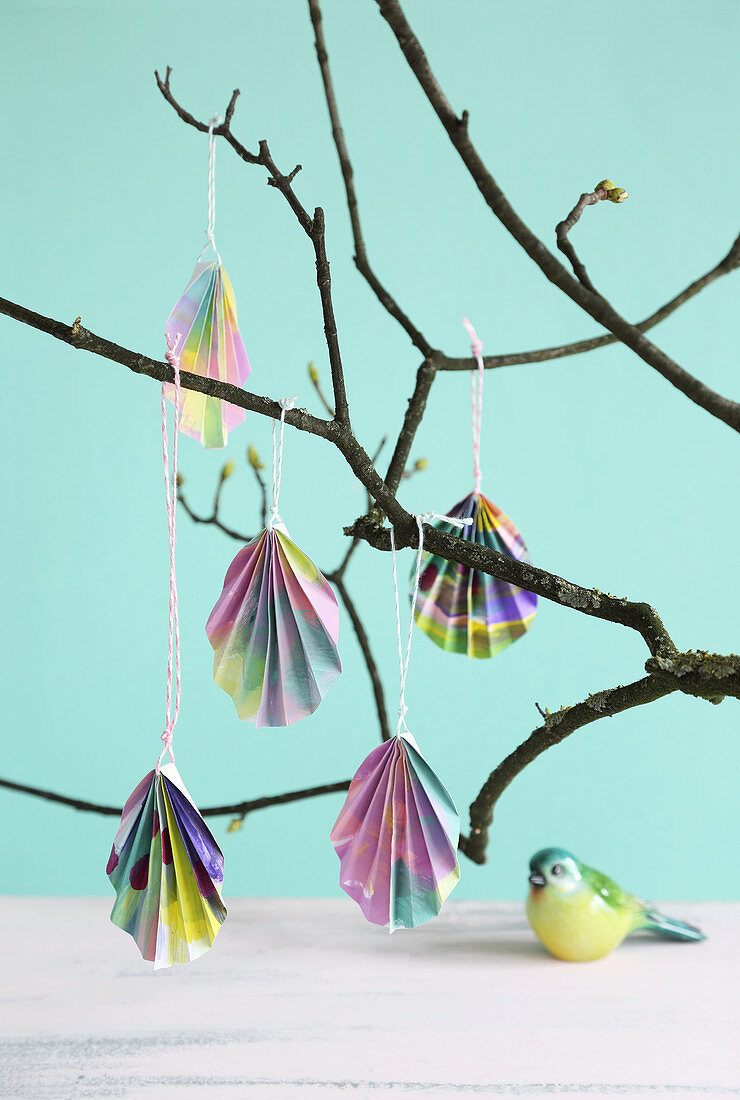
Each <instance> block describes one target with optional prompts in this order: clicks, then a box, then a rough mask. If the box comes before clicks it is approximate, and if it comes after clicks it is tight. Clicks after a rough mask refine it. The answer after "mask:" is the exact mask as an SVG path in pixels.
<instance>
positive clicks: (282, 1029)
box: [0, 898, 740, 1100]
mask: <svg viewBox="0 0 740 1100" xmlns="http://www.w3.org/2000/svg"><path fill="white" fill-rule="evenodd" d="M666 908H667V910H668V912H673V913H675V914H676V915H677V916H680V917H684V918H687V919H689V920H693V921H695V922H696V923H698V924H700V925H701V926H702V927H703V928H704V930H705V931H706V932H707V934H708V935H709V937H710V938H709V940H708V941H707V942H706V943H704V944H680V943H668V942H665V941H657V940H653V939H647V938H639V939H638V938H635V939H633V940H632V941H628V942H627V944H625V945H623V947H622V948H620V950H619V951H618V952H616V953H615V954H614V955H612V956H611V957H610V958H607V959H605V960H602V961H601V962H597V963H585V964H573V963H562V962H557V961H555V960H554V959H551V958H550V957H549V956H547V955H546V954H545V953H544V952H543V951H542V949H541V948H540V947H539V945H538V944H537V943H536V941H535V940H534V938H533V936H532V934H531V932H530V930H529V927H528V925H527V923H526V919H525V917H524V913H523V908H522V906H521V905H519V904H512V903H497V902H485V903H483V902H460V903H457V904H456V903H455V902H454V901H450V902H448V903H447V905H446V907H445V909H444V911H443V913H442V915H441V916H440V917H439V918H438V919H437V920H436V921H433V922H432V923H431V924H428V925H425V926H424V927H422V928H419V929H416V930H415V931H414V932H398V933H396V934H394V935H393V936H389V935H388V933H387V932H386V931H384V930H383V929H376V928H373V927H370V926H369V925H366V924H365V923H364V921H363V920H362V918H361V916H360V914H359V911H357V910H356V908H355V906H354V905H353V904H352V903H351V902H350V901H349V900H346V901H345V900H343V899H337V900H332V901H299V900H294V899H293V900H282V899H280V900H264V899H259V900H258V899H242V900H239V901H236V902H233V901H232V903H231V905H230V913H229V918H228V920H227V922H226V924H225V925H224V927H223V929H222V931H221V933H220V935H219V937H218V939H217V941H216V945H215V947H214V948H213V950H211V951H210V952H209V953H208V954H207V955H206V956H204V957H203V958H202V959H200V960H198V961H197V962H196V963H193V964H191V965H189V966H184V967H178V968H175V969H172V970H167V971H160V972H158V973H156V974H154V973H153V972H152V970H151V968H150V966H149V964H146V963H143V962H142V961H141V959H140V958H139V956H138V954H137V952H136V948H135V946H134V944H133V942H132V941H131V940H130V938H129V937H128V936H126V935H125V934H124V933H123V932H120V931H119V930H118V929H116V928H114V927H113V926H112V925H110V924H109V922H108V913H109V910H110V901H109V900H106V899H103V898H93V899H49V898H30V899H22V898H0V937H1V939H0V942H2V945H3V959H2V965H1V970H0V973H1V975H2V978H1V982H0V1095H1V1096H2V1097H29V1098H32V1100H41V1098H44V1097H53V1098H54V1100H65V1098H68V1097H69V1098H72V1097H88V1096H106V1097H127V1098H128V1097H137V1098H138V1097H147V1098H148V1097H158V1098H159V1097H173V1098H175V1097H203V1098H207V1100H220V1098H221V1097H243V1096H244V1097H248V1098H249V1100H258V1098H262V1097H270V1098H273V1100H293V1098H300V1100H307V1098H309V1097H311V1098H313V1097H324V1098H331V1097H332V1096H333V1095H335V1094H338V1093H347V1094H349V1095H351V1096H353V1097H357V1098H361V1097H371V1098H376V1097H380V1096H384V1095H393V1096H397V1097H423V1096H439V1097H448V1096H454V1095H459V1096H463V1097H464V1096H468V1095H470V1096H500V1095H504V1096H516V1097H541V1096H550V1095H557V1096H559V1097H583V1096H587V1097H593V1096H620V1097H625V1096H627V1097H629V1096H651V1097H652V1096H672V1097H675V1096H680V1097H683V1096H701V1097H715V1096H716V1097H720V1096H740V1029H739V1028H738V1024H739V1023H740V903H696V902H695V903H692V904H674V905H671V906H666Z"/></svg>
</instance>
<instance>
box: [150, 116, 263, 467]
mask: <svg viewBox="0 0 740 1100" xmlns="http://www.w3.org/2000/svg"><path fill="white" fill-rule="evenodd" d="M220 121H221V119H220V118H218V117H215V118H213V119H211V121H210V123H209V126H208V150H209V157H208V165H209V171H208V228H207V229H206V237H207V242H206V245H205V248H204V249H203V251H202V252H201V254H200V256H199V257H198V261H197V263H196V265H195V270H194V271H193V274H192V275H191V277H190V282H189V283H188V285H187V286H186V288H185V292H184V293H183V295H182V297H181V298H180V300H179V301H178V303H177V305H176V306H175V308H174V309H173V310H172V313H170V315H169V317H168V318H167V326H166V332H167V336H168V338H169V339H170V340H172V341H174V339H175V337H176V335H178V334H180V335H181V337H182V344H181V348H180V367H181V369H182V370H185V371H190V372H191V373H192V374H200V375H202V376H203V377H204V378H215V379H218V380H219V381H221V382H230V383H231V384H232V385H234V386H239V387H243V386H244V384H245V382H246V380H247V378H248V377H249V373H250V369H251V368H250V366H249V359H248V358H247V353H246V350H245V348H244V343H243V341H242V338H241V334H240V332H239V325H238V322H237V315H236V301H235V299H234V291H233V288H232V286H231V281H230V279H229V277H228V275H227V274H226V269H225V268H224V266H223V264H222V262H221V256H220V254H219V252H218V249H217V248H216V241H215V237H214V228H215V216H216V215H215V168H216V145H215V138H214V134H213V130H214V126H216V125H218V123H220ZM209 247H210V248H212V250H213V252H214V254H215V257H216V258H215V260H207V261H206V260H202V259H201V257H202V256H203V254H204V253H205V252H206V251H207V249H208V248H209ZM167 395H168V397H169V398H170V399H172V387H171V386H169V387H168V388H167ZM244 417H245V412H244V409H242V408H240V407H239V406H238V405H231V404H229V402H227V401H221V400H220V399H219V398H217V397H211V396H210V395H208V394H204V393H196V392H195V391H194V390H187V391H186V393H185V395H184V396H183V399H182V407H181V410H180V417H179V428H180V431H181V432H184V433H185V434H186V435H189V436H191V438H193V439H197V440H198V441H199V442H200V443H202V444H203V446H204V447H223V446H225V445H226V441H227V439H228V434H229V432H230V431H232V430H233V429H234V428H235V427H237V425H238V424H241V422H242V421H243V420H244Z"/></svg>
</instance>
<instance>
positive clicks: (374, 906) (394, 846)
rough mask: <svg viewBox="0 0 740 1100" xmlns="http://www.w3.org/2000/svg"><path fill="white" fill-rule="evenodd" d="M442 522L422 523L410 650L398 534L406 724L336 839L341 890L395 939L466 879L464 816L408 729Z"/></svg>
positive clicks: (368, 764)
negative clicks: (428, 540)
mask: <svg viewBox="0 0 740 1100" xmlns="http://www.w3.org/2000/svg"><path fill="white" fill-rule="evenodd" d="M435 515H436V513H433V512H429V513H424V514H421V515H415V516H414V519H415V520H416V525H417V528H418V532H419V544H418V549H417V553H416V566H415V571H414V573H415V578H416V583H415V586H414V595H413V596H412V601H411V616H410V620H409V631H408V636H407V639H406V646H405V649H404V646H403V641H402V632H401V606H400V600H399V594H398V571H397V565H396V542H395V535H394V532H393V528H391V549H392V559H393V594H394V599H395V607H396V638H397V642H398V662H399V702H398V723H397V726H396V733H395V736H393V737H392V738H391V739H390V740H389V741H387V742H386V743H385V744H382V745H378V747H377V748H375V749H373V751H372V752H371V753H370V754H369V755H368V756H367V757H366V758H365V760H364V761H363V762H362V764H361V765H360V767H359V769H358V770H357V773H356V774H355V777H354V779H353V780H352V782H351V784H350V788H349V792H348V794H347V798H346V801H345V803H344V806H343V807H342V810H341V812H340V814H339V817H338V818H337V820H336V822H335V824H334V828H333V829H332V832H331V841H332V844H333V846H334V849H335V851H336V853H337V855H338V856H339V861H340V877H339V883H340V886H341V887H342V889H343V890H344V891H345V892H346V893H347V894H348V895H349V896H350V897H351V898H352V899H353V900H354V901H356V902H357V904H358V905H359V907H360V909H361V911H362V913H363V915H364V916H365V918H366V919H367V920H368V921H370V922H371V923H372V924H381V925H387V926H388V927H389V928H390V931H391V932H393V931H394V930H395V929H397V928H415V927H416V926H417V925H419V924H423V923H424V922H425V921H428V920H431V919H432V918H433V917H435V916H436V915H437V914H438V913H439V911H440V909H441V907H442V903H443V902H444V900H445V899H446V898H447V897H448V896H449V895H450V893H451V892H452V890H453V889H454V888H455V886H456V885H457V883H458V881H459V879H460V867H459V864H458V861H457V844H458V840H459V837H460V817H459V814H458V812H457V809H456V807H455V804H454V802H453V800H452V797H451V796H450V794H449V792H448V791H447V789H446V788H445V786H444V785H443V784H442V782H441V781H440V779H439V778H438V777H437V775H436V774H435V772H434V771H433V770H432V769H431V767H430V766H429V764H428V763H427V761H426V760H425V759H424V757H423V756H422V754H421V752H420V751H419V747H418V745H417V743H416V741H415V740H414V738H413V736H412V735H411V733H410V732H409V729H408V726H407V724H406V715H407V713H408V706H407V704H406V683H407V679H408V672H409V663H410V659H411V642H412V636H413V621H414V618H413V617H414V603H415V598H416V593H417V591H418V581H419V572H420V566H421V559H422V555H423V551H424V527H423V524H424V522H426V521H428V520H430V519H432V518H433V517H434V516H435ZM463 522H464V520H462V519H458V518H457V517H452V518H451V523H452V524H453V525H459V526H461V525H462V524H463Z"/></svg>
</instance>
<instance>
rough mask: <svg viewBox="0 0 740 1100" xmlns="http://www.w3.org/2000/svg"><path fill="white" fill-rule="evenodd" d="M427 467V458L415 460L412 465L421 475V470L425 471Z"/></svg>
mask: <svg viewBox="0 0 740 1100" xmlns="http://www.w3.org/2000/svg"><path fill="white" fill-rule="evenodd" d="M428 465H429V459H428V458H417V460H416V462H415V463H414V469H415V470H416V471H417V472H419V473H421V471H422V470H426V468H427V466H428Z"/></svg>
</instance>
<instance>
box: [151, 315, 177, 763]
mask: <svg viewBox="0 0 740 1100" xmlns="http://www.w3.org/2000/svg"><path fill="white" fill-rule="evenodd" d="M165 339H166V340H167V351H166V352H165V359H166V360H167V362H168V363H169V364H170V366H171V367H172V373H173V375H174V380H175V435H174V439H173V441H172V481H171V482H170V460H169V449H168V446H167V402H166V400H165V396H166V383H165V382H163V383H162V460H163V463H164V492H165V501H166V504H167V529H168V532H169V541H170V621H169V647H168V655H167V706H166V709H165V722H164V733H163V734H162V737H161V740H162V742H163V745H164V747H163V749H162V752H161V753H160V754H159V760H157V772H158V773H159V769H160V766H161V764H162V760H163V759H164V754H165V753H166V752H168V753H169V754H170V760H171V761H172V763H173V764H174V763H175V754H174V752H173V751H172V734H173V731H174V728H175V723H176V722H177V717H178V715H179V713H180V615H179V611H178V607H177V573H176V570H175V542H176V538H177V529H176V520H177V437H178V435H179V431H178V424H179V418H180V356H179V353H178V349H179V346H180V341H181V340H182V333H180V332H178V334H177V337H176V338H175V341H174V343H173V341H172V340H171V339H170V337H169V336H166V337H165ZM173 649H174V658H175V709H174V712H172V656H173ZM171 712H172V713H171Z"/></svg>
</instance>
